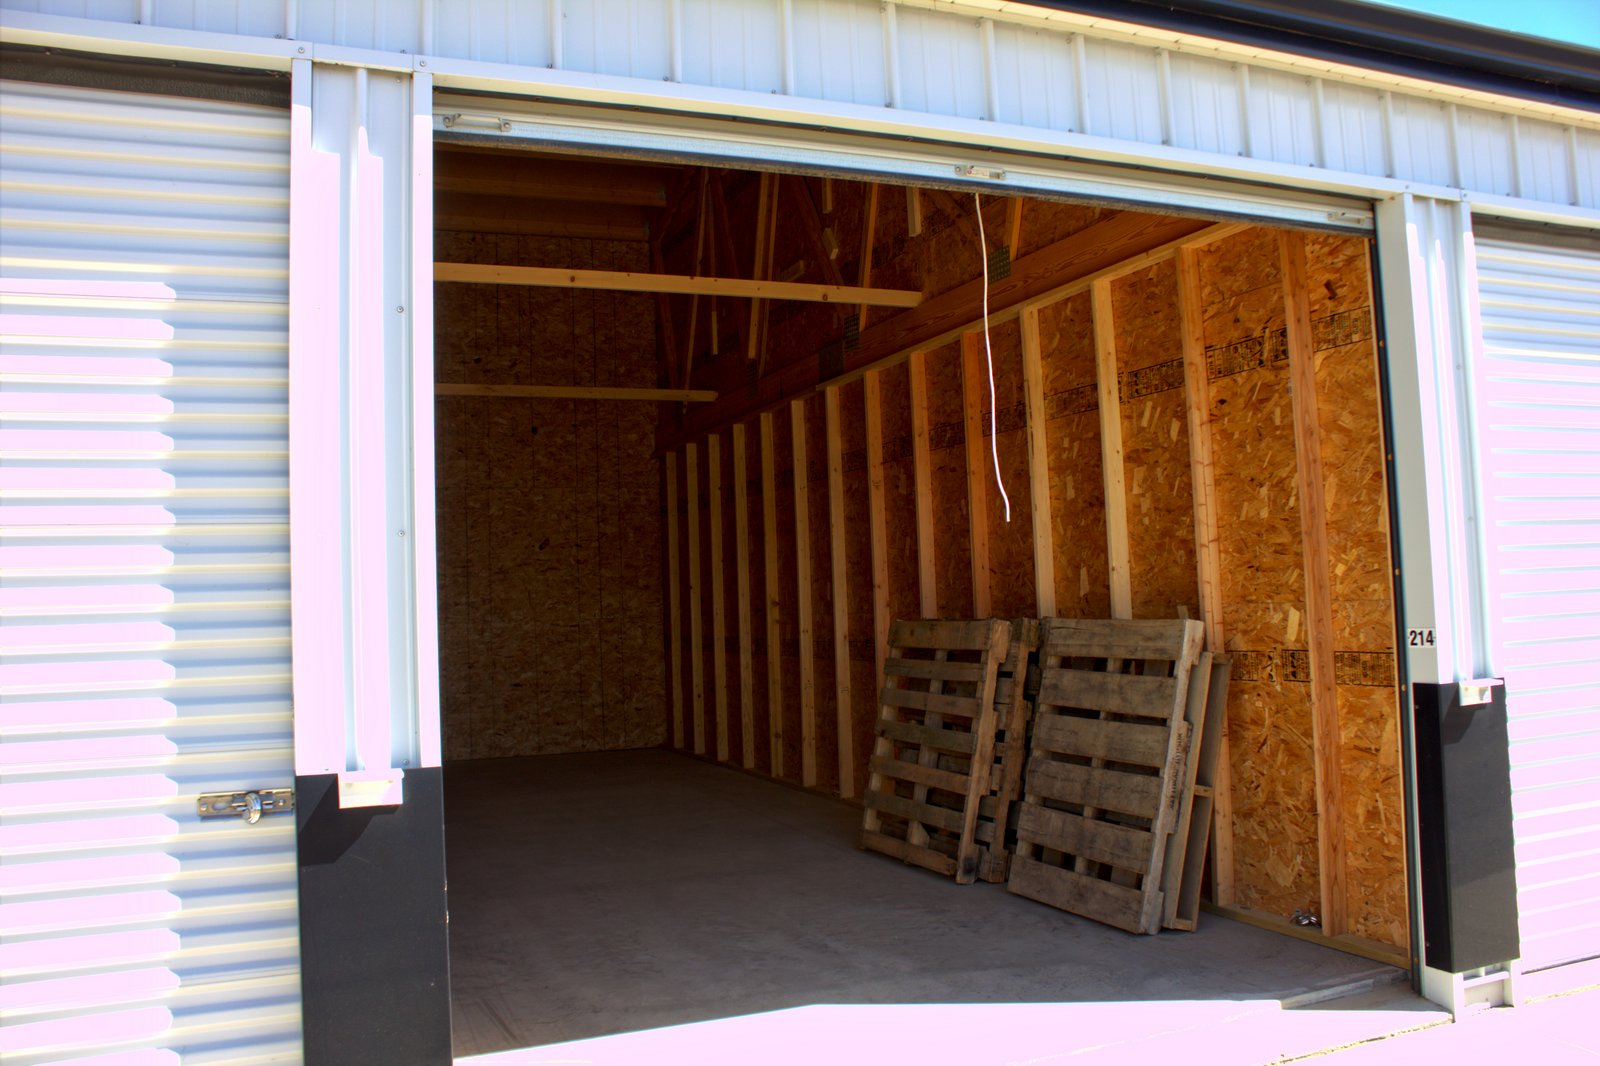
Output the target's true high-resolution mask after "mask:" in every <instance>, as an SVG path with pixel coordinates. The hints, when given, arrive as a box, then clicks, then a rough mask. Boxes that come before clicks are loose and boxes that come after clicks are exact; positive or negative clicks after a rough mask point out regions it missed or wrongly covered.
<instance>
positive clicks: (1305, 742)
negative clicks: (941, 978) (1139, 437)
mask: <svg viewBox="0 0 1600 1066" xmlns="http://www.w3.org/2000/svg"><path fill="white" fill-rule="evenodd" d="M1200 270H1201V285H1202V292H1203V306H1204V308H1205V313H1204V326H1205V344H1206V359H1207V374H1208V376H1209V378H1210V388H1211V418H1212V443H1213V447H1214V449H1215V457H1216V499H1217V511H1218V527H1219V528H1218V534H1219V543H1220V549H1221V571H1222V572H1221V578H1222V601H1223V607H1222V611H1223V617H1224V619H1226V626H1227V628H1226V632H1227V644H1228V648H1227V650H1228V651H1229V652H1231V653H1232V654H1233V656H1234V668H1233V679H1232V683H1231V685H1230V686H1229V690H1228V737H1229V744H1230V754H1231V757H1232V770H1233V813H1234V819H1233V833H1234V866H1235V877H1236V879H1237V888H1238V896H1239V902H1240V903H1241V904H1242V905H1244V906H1246V907H1252V908H1256V909H1260V910H1264V911H1267V912H1269V913H1272V914H1280V915H1287V914H1290V913H1291V912H1293V911H1295V910H1300V909H1309V910H1312V911H1316V910H1317V909H1318V907H1319V898H1320V888H1319V880H1318V878H1319V873H1318V859H1317V855H1318V849H1317V809H1316V797H1315V791H1314V781H1315V769H1314V766H1313V750H1312V720H1311V695H1310V684H1309V681H1310V668H1309V656H1308V654H1307V651H1306V648H1307V637H1306V629H1305V622H1304V620H1305V591H1304V590H1305V574H1304V560H1303V554H1302V545H1301V537H1300V518H1299V511H1298V506H1297V502H1296V493H1295V476H1296V467H1295V445H1294V419H1293V414H1292V411H1291V408H1290V398H1289V376H1288V366H1289V364H1288V357H1287V352H1286V350H1285V348H1284V341H1283V338H1284V333H1283V327H1284V301H1283V290H1282V281H1281V271H1280V269H1279V261H1278V241H1277V237H1276V235H1275V234H1273V233H1271V232H1268V231H1263V230H1251V231H1247V232H1246V233H1244V234H1241V235H1239V236H1237V237H1234V238H1231V239H1229V240H1226V241H1223V242H1220V243H1219V244H1217V245H1215V246H1213V247H1211V248H1209V249H1206V250H1205V251H1204V252H1203V253H1202V255H1201V257H1200Z"/></svg>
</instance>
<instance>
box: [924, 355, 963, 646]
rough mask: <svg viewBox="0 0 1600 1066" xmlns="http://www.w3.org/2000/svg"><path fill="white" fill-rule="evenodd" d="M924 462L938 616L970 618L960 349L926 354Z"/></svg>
mask: <svg viewBox="0 0 1600 1066" xmlns="http://www.w3.org/2000/svg"><path fill="white" fill-rule="evenodd" d="M927 368H928V459H929V465H930V470H931V477H932V486H931V487H932V491H933V528H934V533H933V542H934V544H933V564H934V575H935V587H936V588H937V590H938V598H939V604H938V606H939V617H941V618H971V617H972V542H971V540H970V539H969V535H968V528H969V527H968V524H967V452H966V440H967V437H966V427H965V426H964V425H963V420H962V406H961V404H962V392H961V346H960V345H959V344H947V345H945V346H944V347H943V348H939V349H936V350H934V351H931V352H929V353H928V356H927Z"/></svg>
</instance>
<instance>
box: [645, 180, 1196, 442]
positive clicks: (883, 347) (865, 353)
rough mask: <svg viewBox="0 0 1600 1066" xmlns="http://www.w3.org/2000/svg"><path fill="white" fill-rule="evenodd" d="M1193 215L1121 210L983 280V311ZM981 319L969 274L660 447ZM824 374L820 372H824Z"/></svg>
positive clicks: (1186, 222) (1130, 249) (1145, 242)
mask: <svg viewBox="0 0 1600 1066" xmlns="http://www.w3.org/2000/svg"><path fill="white" fill-rule="evenodd" d="M1210 225H1211V224H1210V223H1208V222H1205V221H1203V220H1200V219H1193V218H1183V217H1180V216H1176V215H1147V214H1141V213H1137V212H1131V211H1127V212H1121V213H1119V214H1115V215H1112V216H1111V217H1109V218H1106V219H1103V220H1101V221H1099V222H1096V223H1095V224H1094V225H1092V226H1089V227H1088V228H1087V229H1084V230H1081V231H1080V232H1078V233H1074V234H1072V235H1071V236H1069V237H1065V238H1063V239H1061V240H1059V241H1056V242H1055V243H1054V244H1051V245H1047V246H1046V247H1044V248H1041V249H1039V250H1038V251H1037V252H1034V253H1032V254H1031V255H1028V256H1024V257H1023V258H1021V259H1019V260H1017V261H1016V262H1015V263H1014V264H1013V265H1012V268H1011V273H1010V275H1008V276H1007V277H1005V278H1002V279H1001V280H999V281H996V282H994V283H993V284H991V285H990V286H989V317H990V320H991V321H993V320H994V319H996V318H997V317H999V316H1000V315H1002V314H1004V313H1006V312H1008V311H1010V312H1012V313H1013V314H1014V313H1015V310H1016V309H1017V308H1019V307H1020V306H1021V305H1022V304H1024V303H1026V302H1028V301H1029V300H1034V299H1037V298H1039V297H1041V296H1044V295H1046V294H1047V293H1051V292H1052V291H1054V290H1057V289H1060V288H1061V287H1063V286H1065V285H1068V284H1070V283H1072V282H1074V281H1078V280H1081V279H1084V278H1087V277H1089V276H1090V275H1094V274H1096V273H1098V272H1100V271H1105V270H1111V269H1113V268H1115V267H1116V266H1117V264H1119V263H1122V262H1124V261H1127V260H1130V259H1135V258H1136V257H1138V256H1141V255H1143V254H1145V253H1147V252H1152V251H1153V250H1154V249H1157V248H1161V247H1163V246H1166V245H1172V246H1174V247H1176V244H1177V243H1178V242H1180V241H1182V240H1184V239H1186V238H1188V237H1191V236H1193V235H1195V234H1197V233H1199V232H1201V231H1202V230H1206V229H1208V228H1209V227H1210ZM982 318H983V279H982V278H975V279H974V280H972V281H969V282H967V283H966V284H964V285H959V286H957V287H956V288H954V289H951V290H950V291H949V292H946V293H943V294H941V295H939V296H935V297H933V298H931V299H929V300H927V301H925V302H923V303H922V304H920V305H919V306H917V307H916V308H915V309H914V310H911V311H907V312H905V313H903V314H898V315H895V316H893V317H892V318H888V319H886V320H884V321H883V322H882V323H881V324H879V325H876V326H873V327H872V328H871V329H868V330H864V331H862V333H861V340H860V343H859V344H858V345H857V346H856V347H855V348H853V349H848V350H846V351H845V352H844V357H843V359H842V360H840V359H838V357H837V356H835V357H834V358H832V359H829V360H827V361H826V362H825V361H824V359H823V357H822V354H821V353H820V352H815V353H813V354H811V355H808V356H805V357H803V358H800V359H797V360H795V361H794V362H793V363H790V364H789V365H787V366H783V367H778V368H775V369H774V370H772V371H771V372H769V373H768V374H767V375H766V376H765V377H763V378H760V379H759V380H757V381H754V382H751V383H749V384H747V385H744V386H742V387H740V388H736V389H728V390H724V391H723V393H722V395H721V396H720V397H718V399H717V400H716V402H715V403H710V404H707V405H705V406H704V407H699V408H696V409H695V410H693V411H691V412H689V413H688V415H687V416H686V417H685V418H684V420H683V422H682V424H681V426H680V427H679V428H678V429H677V431H676V432H669V433H667V434H665V435H664V437H663V439H662V441H661V442H660V443H661V445H662V446H663V447H674V446H675V445H676V443H677V442H678V441H687V440H695V439H697V438H699V437H701V436H703V435H705V434H706V433H707V432H710V431H711V430H713V429H716V428H718V427H720V426H724V425H727V424H730V423H732V422H736V421H740V420H742V419H745V418H748V417H750V416H752V415H754V414H758V413H760V412H762V411H769V410H772V409H774V408H776V407H778V406H780V405H782V404H784V403H786V402H788V401H789V400H793V399H798V398H802V397H805V396H809V395H810V394H811V393H813V392H816V391H817V390H818V389H819V388H821V387H822V386H823V385H826V384H837V383H839V382H841V381H845V380H849V379H852V378H854V377H857V376H859V375H860V374H861V373H862V372H864V371H867V370H876V369H881V368H882V367H885V366H889V365H891V364H893V363H894V362H896V361H897V360H899V359H901V358H903V357H904V356H905V355H906V354H908V353H909V352H911V351H915V350H920V349H926V348H929V347H936V346H938V345H940V344H943V343H946V342H947V341H949V340H951V339H952V338H954V337H956V336H958V335H959V334H960V333H961V332H962V331H963V330H964V329H965V328H967V327H968V326H970V325H972V324H973V323H975V322H979V321H981V320H982ZM825 374H826V379H824V375H825Z"/></svg>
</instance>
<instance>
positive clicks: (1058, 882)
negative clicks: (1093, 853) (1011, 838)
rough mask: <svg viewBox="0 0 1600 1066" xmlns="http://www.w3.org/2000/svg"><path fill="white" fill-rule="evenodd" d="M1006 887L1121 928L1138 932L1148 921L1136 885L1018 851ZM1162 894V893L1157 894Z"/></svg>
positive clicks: (1042, 901) (1013, 859) (1018, 893)
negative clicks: (1097, 876) (1075, 870)
mask: <svg viewBox="0 0 1600 1066" xmlns="http://www.w3.org/2000/svg"><path fill="white" fill-rule="evenodd" d="M1007 887H1009V888H1010V889H1011V891H1012V892H1015V893H1016V894H1017V895H1019V896H1027V897H1028V898H1029V899H1035V900H1038V901H1039V902H1040V903H1048V904H1050V905H1051V906H1052V907H1057V908H1059V909H1061V910H1064V911H1071V912H1072V913H1073V914H1081V915H1083V916H1084V917H1085V918H1093V919H1095V920H1096V921H1099V922H1104V923H1106V924H1107V925H1113V926H1116V927H1117V928H1118V929H1127V930H1130V931H1132V932H1138V931H1139V930H1138V928H1137V927H1138V926H1140V925H1142V924H1145V922H1146V919H1145V915H1144V906H1145V905H1144V901H1143V894H1142V893H1141V891H1140V890H1139V889H1137V888H1129V887H1127V886H1126V885H1118V884H1113V883H1112V882H1110V881H1099V880H1096V879H1095V878H1093V877H1086V876H1084V875H1082V874H1077V873H1073V872H1072V871H1071V870H1062V869H1059V868H1057V867H1055V866H1047V865H1045V864H1044V863H1041V862H1036V861H1035V860H1033V859H1031V858H1029V857H1027V856H1026V855H1021V854H1018V855H1016V856H1014V857H1013V858H1012V860H1011V880H1010V881H1008V882H1007ZM1158 895H1159V894H1158Z"/></svg>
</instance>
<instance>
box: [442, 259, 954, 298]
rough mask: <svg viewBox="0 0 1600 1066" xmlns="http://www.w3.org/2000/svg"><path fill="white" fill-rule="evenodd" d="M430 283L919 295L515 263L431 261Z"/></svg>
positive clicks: (756, 294) (753, 294) (762, 294)
mask: <svg viewBox="0 0 1600 1066" xmlns="http://www.w3.org/2000/svg"><path fill="white" fill-rule="evenodd" d="M433 280H434V281H463V282H469V283H473V284H478V285H532V286H542V287H546V288H569V289H610V290H613V291H618V292H665V293H678V294H692V293H702V294H708V295H713V296H746V297H750V298H752V299H760V300H800V301H805V302H811V303H850V304H868V305H871V306H873V307H916V306H917V305H918V304H920V303H921V302H922V293H920V292H916V291H914V290H911V289H868V288H863V287H861V286H857V285H813V284H810V283H806V282H798V281H752V280H750V279H748V278H697V277H692V276H690V275H687V274H636V273H633V272H631V271H624V270H569V269H567V268H564V267H513V266H495V265H493V264H489V263H435V264H433Z"/></svg>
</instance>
